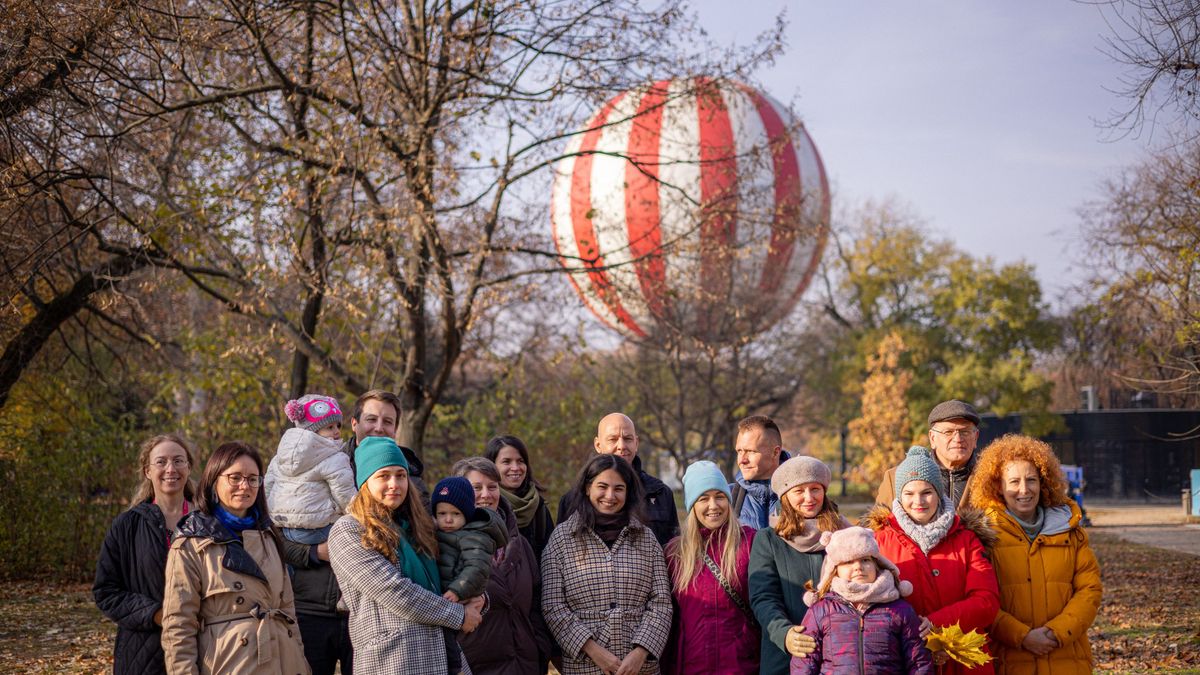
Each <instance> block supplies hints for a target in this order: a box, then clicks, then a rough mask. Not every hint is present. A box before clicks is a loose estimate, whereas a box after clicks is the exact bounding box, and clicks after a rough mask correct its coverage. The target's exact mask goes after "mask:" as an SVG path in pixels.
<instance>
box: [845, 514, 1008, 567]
mask: <svg viewBox="0 0 1200 675" xmlns="http://www.w3.org/2000/svg"><path fill="white" fill-rule="evenodd" d="M858 524H859V525H862V526H863V527H865V528H868V529H870V530H874V531H875V532H878V531H880V530H882V529H884V528H887V527H891V528H895V530H896V531H897V532H900V533H902V534H903V532H904V530H902V529H901V528H900V523H898V522H897V521H896V517H895V516H894V515H892V510H891V509H889V508H888V507H886V506H876V507H874V508H873V509H871V510H870V511H867V513H866V515H864V516H863V517H862V518H860V519H859V521H858ZM959 529H964V530H970V531H971V532H974V533H975V536H976V537H978V538H979V542H980V543H981V544H983V550H984V553H985V554H986V555H987V556H988V558H989V559H990V558H991V555H992V549H993V548H994V547H995V546H996V542H998V541H999V536H998V535H997V533H996V528H995V526H994V525H993V523H992V521H991V519H990V518H988V515H987V514H986V513H984V512H983V511H981V510H979V509H972V508H961V509H959V510H958V511H956V512H955V514H954V524H953V525H951V526H950V531H949V532H947V533H946V537H949V536H950V535H952V534H954V532H955V530H959ZM905 536H908V535H905Z"/></svg>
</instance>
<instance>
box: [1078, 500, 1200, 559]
mask: <svg viewBox="0 0 1200 675" xmlns="http://www.w3.org/2000/svg"><path fill="white" fill-rule="evenodd" d="M1088 515H1089V516H1091V518H1092V523H1093V524H1094V525H1095V527H1093V528H1092V531H1094V532H1104V533H1107V534H1112V535H1114V536H1116V537H1119V538H1121V539H1124V540H1125V541H1131V542H1134V543H1137V544H1143V545H1145V546H1153V547H1155V548H1161V549H1166V550H1168V551H1177V552H1179V553H1186V554H1188V555H1193V556H1200V525H1197V524H1186V523H1185V522H1184V520H1185V519H1184V516H1183V509H1181V508H1180V507H1178V506H1170V507H1167V506H1143V505H1132V506H1112V505H1104V506H1096V507H1094V508H1089V509H1088Z"/></svg>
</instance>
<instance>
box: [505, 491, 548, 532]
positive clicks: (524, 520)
mask: <svg viewBox="0 0 1200 675" xmlns="http://www.w3.org/2000/svg"><path fill="white" fill-rule="evenodd" d="M500 494H502V495H504V498H505V499H507V500H508V503H509V504H510V505H512V507H513V513H515V514H516V516H517V527H520V528H525V527H529V524H530V523H532V522H533V517H534V516H535V515H537V510H538V506H539V505H540V504H541V503H542V495H540V494H538V491H537V488H535V487H533V485H532V484H530V483H526V484H525V496H524V497H522V496H520V495H518V494H517V493H515V492H509V491H508V490H505V489H504V488H500Z"/></svg>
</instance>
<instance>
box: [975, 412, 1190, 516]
mask: <svg viewBox="0 0 1200 675" xmlns="http://www.w3.org/2000/svg"><path fill="white" fill-rule="evenodd" d="M1062 418H1063V420H1064V421H1065V422H1066V425H1067V431H1066V433H1059V434H1054V435H1051V436H1045V437H1043V440H1045V441H1046V442H1047V443H1049V444H1050V445H1051V446H1053V447H1054V451H1055V453H1056V454H1057V455H1058V458H1059V459H1060V460H1061V461H1062V463H1063V464H1077V465H1079V466H1082V467H1083V475H1084V479H1085V480H1086V481H1087V490H1086V494H1087V495H1088V496H1089V497H1097V498H1103V499H1147V500H1148V499H1156V498H1163V499H1174V500H1177V499H1179V493H1180V490H1181V489H1186V488H1188V487H1189V484H1190V477H1189V475H1188V472H1189V471H1190V470H1191V469H1196V468H1200V410H1146V409H1141V410H1097V411H1091V412H1071V413H1062ZM1020 431H1021V416H1020V415H1008V416H1005V417H995V416H992V415H984V418H983V422H982V424H981V425H980V438H979V447H980V448H983V447H985V446H986V445H987V444H988V443H989V442H991V441H993V440H995V439H997V438H999V437H1000V436H1003V435H1004V434H1006V433H1019V432H1020Z"/></svg>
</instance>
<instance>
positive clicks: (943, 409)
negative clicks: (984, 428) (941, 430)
mask: <svg viewBox="0 0 1200 675" xmlns="http://www.w3.org/2000/svg"><path fill="white" fill-rule="evenodd" d="M958 418H962V419H964V420H971V423H972V424H974V425H975V426H979V413H978V412H976V411H975V406H973V405H971V404H970V403H965V402H963V401H942V402H941V403H939V404H937V405H935V406H933V410H930V411H929V426H933V425H934V423H935V422H943V421H945V420H952V419H958Z"/></svg>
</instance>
